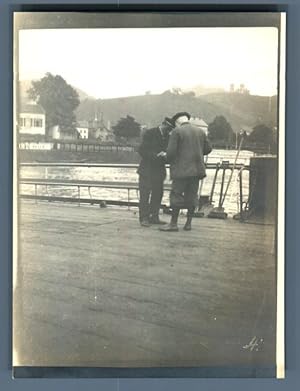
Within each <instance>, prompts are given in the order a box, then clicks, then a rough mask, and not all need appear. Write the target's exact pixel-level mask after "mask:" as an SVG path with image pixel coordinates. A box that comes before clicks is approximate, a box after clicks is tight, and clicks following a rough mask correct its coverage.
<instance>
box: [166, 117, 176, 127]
mask: <svg viewBox="0 0 300 391" xmlns="http://www.w3.org/2000/svg"><path fill="white" fill-rule="evenodd" d="M163 123H164V124H166V125H169V126H171V127H172V128H174V126H175V122H174V121H173V120H172V118H169V117H165V119H164V120H163Z"/></svg>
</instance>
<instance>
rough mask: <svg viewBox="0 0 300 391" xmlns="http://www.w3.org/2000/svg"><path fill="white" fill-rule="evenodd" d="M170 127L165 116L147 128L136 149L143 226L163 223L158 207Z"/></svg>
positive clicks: (161, 191)
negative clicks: (159, 121)
mask: <svg viewBox="0 0 300 391" xmlns="http://www.w3.org/2000/svg"><path fill="white" fill-rule="evenodd" d="M172 127H173V124H172V121H171V120H170V119H169V118H165V120H164V121H163V122H162V124H161V125H160V126H158V127H156V128H151V129H147V130H146V132H145V133H144V135H143V138H142V142H141V145H140V146H139V149H138V152H139V154H140V155H141V158H142V159H141V162H140V165H139V168H138V174H139V192H140V204H139V215H140V216H139V217H140V224H141V225H142V226H143V227H149V226H150V225H151V224H165V223H164V222H163V221H161V220H160V219H159V209H160V205H161V200H162V197H163V183H164V180H165V178H166V168H165V162H166V160H165V156H166V152H165V151H166V148H167V145H168V135H169V132H170V130H171V129H172Z"/></svg>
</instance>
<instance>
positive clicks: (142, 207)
mask: <svg viewBox="0 0 300 391" xmlns="http://www.w3.org/2000/svg"><path fill="white" fill-rule="evenodd" d="M150 192H151V184H150V181H149V178H147V177H146V176H143V175H140V176H139V193H140V203H139V218H140V222H141V221H143V220H149V214H150V205H149V197H150Z"/></svg>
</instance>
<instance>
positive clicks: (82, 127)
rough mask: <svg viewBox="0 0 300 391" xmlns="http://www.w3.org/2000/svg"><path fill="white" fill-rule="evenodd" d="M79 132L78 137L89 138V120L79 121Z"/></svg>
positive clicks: (77, 127)
mask: <svg viewBox="0 0 300 391" xmlns="http://www.w3.org/2000/svg"><path fill="white" fill-rule="evenodd" d="M76 129H77V132H78V138H80V139H88V138H89V123H88V121H78V122H77V125H76Z"/></svg>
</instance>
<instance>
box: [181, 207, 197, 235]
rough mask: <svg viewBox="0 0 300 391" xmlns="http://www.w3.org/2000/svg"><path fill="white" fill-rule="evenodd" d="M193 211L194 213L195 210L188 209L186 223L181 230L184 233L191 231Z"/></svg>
mask: <svg viewBox="0 0 300 391" xmlns="http://www.w3.org/2000/svg"><path fill="white" fill-rule="evenodd" d="M194 211H195V208H189V209H188V213H187V219H186V223H185V225H184V227H183V229H184V230H185V231H191V229H192V219H193V216H194Z"/></svg>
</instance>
